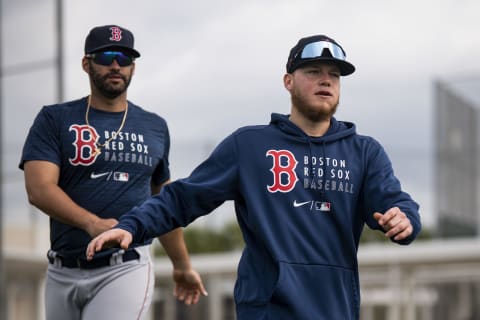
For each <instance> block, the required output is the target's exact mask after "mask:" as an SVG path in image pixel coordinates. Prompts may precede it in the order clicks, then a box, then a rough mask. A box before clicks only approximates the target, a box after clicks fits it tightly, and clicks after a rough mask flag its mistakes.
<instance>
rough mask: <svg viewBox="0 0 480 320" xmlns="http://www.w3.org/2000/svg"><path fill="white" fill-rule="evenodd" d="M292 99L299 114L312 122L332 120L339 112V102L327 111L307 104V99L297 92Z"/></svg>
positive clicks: (293, 93)
mask: <svg viewBox="0 0 480 320" xmlns="http://www.w3.org/2000/svg"><path fill="white" fill-rule="evenodd" d="M291 99H292V105H293V106H295V107H296V109H297V110H298V112H300V113H301V114H302V115H303V116H304V117H305V118H307V119H308V120H310V121H312V122H318V121H323V120H330V118H331V117H332V116H333V115H334V114H335V112H336V111H337V106H338V101H337V102H336V103H335V105H333V106H332V107H331V108H330V109H329V110H325V109H315V108H314V107H311V106H310V104H309V103H308V102H307V99H305V98H304V97H303V96H302V95H301V94H298V93H297V92H296V91H293V92H292V94H291Z"/></svg>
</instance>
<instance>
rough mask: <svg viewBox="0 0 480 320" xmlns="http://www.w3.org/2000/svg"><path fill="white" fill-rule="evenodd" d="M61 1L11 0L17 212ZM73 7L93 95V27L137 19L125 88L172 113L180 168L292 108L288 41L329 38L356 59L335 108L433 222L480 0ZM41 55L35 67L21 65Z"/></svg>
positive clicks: (5, 55)
mask: <svg viewBox="0 0 480 320" xmlns="http://www.w3.org/2000/svg"><path fill="white" fill-rule="evenodd" d="M54 4H55V3H54V1H52V0H21V1H19V0H3V1H2V11H1V12H2V19H3V29H2V30H3V31H2V36H3V40H2V59H3V64H4V70H6V71H8V73H5V74H4V88H3V93H4V94H3V97H2V102H3V105H4V106H3V108H4V110H3V119H2V130H3V136H4V141H5V146H6V148H5V149H6V152H5V154H4V156H5V157H6V159H7V161H5V163H4V174H5V176H6V177H7V179H6V181H7V183H9V187H8V190H7V191H6V192H7V194H6V198H7V201H6V205H7V206H8V207H7V210H8V209H9V208H18V206H21V207H22V208H23V209H25V208H26V207H27V206H26V204H25V201H26V200H25V196H24V191H23V181H22V175H21V172H19V170H17V169H16V164H17V162H18V159H19V157H20V155H19V153H20V150H21V146H22V144H23V141H24V138H25V135H26V132H27V130H28V127H29V126H30V124H31V122H32V121H33V117H34V116H35V114H36V113H37V112H38V110H39V108H40V107H41V106H42V105H44V104H50V103H54V102H57V98H56V92H55V85H56V83H55V70H54V68H53V60H52V59H53V57H54V54H55V49H56V47H55V42H54V41H55V33H54V30H55V29H54V27H55V20H54V18H53V16H52V13H53V12H54V11H55V6H54ZM63 9H64V19H63V26H64V38H63V40H64V45H65V47H64V49H63V56H64V59H65V73H64V78H65V82H64V85H65V95H64V97H65V100H70V99H74V98H78V97H81V96H86V95H88V93H89V87H88V79H87V76H86V74H85V73H84V72H83V71H82V70H81V67H80V66H81V65H80V62H81V58H82V56H83V46H84V40H85V37H86V35H87V33H88V32H89V30H90V29H91V28H92V27H93V26H97V25H105V24H118V25H120V26H123V27H126V28H128V29H130V30H131V31H132V32H133V33H134V35H135V41H136V42H135V46H136V48H137V50H138V51H140V53H141V54H142V57H141V58H139V59H138V60H137V66H136V74H135V76H134V79H133V81H132V84H131V86H130V89H129V96H128V97H129V99H130V100H132V101H133V102H136V103H137V104H139V105H141V106H143V107H144V108H146V109H148V110H151V111H154V112H157V113H158V114H160V115H162V116H163V117H164V118H165V119H166V120H167V121H168V124H169V128H170V132H171V136H172V151H171V152H172V154H171V165H172V174H173V177H174V178H179V177H183V176H185V175H186V174H188V173H189V172H190V170H191V169H193V166H194V165H196V164H198V163H199V162H200V161H201V160H202V159H204V158H205V157H206V155H207V154H208V152H209V151H210V150H211V149H212V148H213V146H214V145H216V144H217V143H218V142H219V141H220V140H221V139H222V138H223V137H224V136H225V135H227V134H229V133H230V132H232V131H233V130H235V129H236V128H237V127H240V126H243V125H248V124H262V123H267V122H268V121H269V119H270V113H271V112H279V113H288V112H289V109H290V103H289V96H288V94H287V92H286V90H285V89H284V88H283V85H282V76H283V74H284V72H285V63H286V59H287V56H288V52H289V50H290V48H291V47H292V46H293V45H294V44H295V43H296V42H297V41H298V39H299V38H300V37H303V36H308V35H313V34H327V35H329V36H331V37H333V38H334V39H336V40H337V41H338V42H339V43H340V44H341V45H342V46H343V47H344V49H345V50H346V52H347V59H348V60H349V61H351V62H352V63H353V64H354V65H355V66H356V68H357V71H356V72H355V73H354V74H353V75H351V76H348V77H345V78H342V92H341V101H340V107H339V111H338V113H337V118H338V119H341V120H348V121H353V122H355V123H356V124H357V129H358V131H359V132H360V133H362V134H367V135H372V136H374V137H375V138H376V139H378V140H379V141H380V142H381V143H382V144H383V145H384V146H385V148H386V149H387V152H389V154H390V156H391V158H392V161H393V164H394V168H395V170H396V173H397V175H398V176H399V178H400V179H401V180H402V184H403V186H404V187H405V189H406V190H407V191H408V192H409V193H411V194H412V196H413V197H414V198H415V199H416V200H418V202H420V204H421V207H422V214H423V216H424V222H425V223H426V224H431V223H433V222H434V210H435V206H434V199H433V197H432V190H434V188H433V176H432V172H431V171H432V166H433V163H432V148H433V143H432V141H433V137H432V131H433V127H432V125H433V123H432V115H433V112H434V90H433V89H434V83H435V81H437V80H445V81H456V79H459V78H462V77H471V76H475V75H477V74H480V65H479V63H478V62H477V57H479V56H480V42H479V41H478V30H480V22H479V19H478V13H479V12H480V2H479V1H474V0H423V1H418V0H417V1H414V0H404V1H385V0H364V1H354V0H336V1H319V0H312V1H310V0H297V1H291V0H279V1H274V0H263V1H262V0H257V1H254V0H246V1H225V0H202V1H194V0H191V1H185V0H177V1H168V2H166V1H159V0H144V1H137V2H135V3H134V2H132V1H126V0H115V1H111V0H102V1H98V0H97V1H93V0H82V1H74V0H70V1H64V8H63ZM32 63H33V65H36V67H38V69H36V71H34V72H30V73H28V74H27V75H25V74H24V73H21V68H20V69H19V68H18V67H19V66H22V65H23V66H24V65H30V64H32ZM20 203H22V204H20Z"/></svg>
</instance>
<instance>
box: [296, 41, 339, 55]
mask: <svg viewBox="0 0 480 320" xmlns="http://www.w3.org/2000/svg"><path fill="white" fill-rule="evenodd" d="M325 49H327V50H328V51H329V52H330V54H331V55H332V57H334V58H335V59H338V60H345V59H346V58H347V57H346V55H345V52H344V51H343V49H342V48H340V46H338V45H336V44H335V43H332V42H329V41H317V42H312V43H309V44H307V45H306V46H305V47H304V48H303V50H302V53H301V55H300V58H301V59H309V58H317V57H321V56H323V51H324V50H325Z"/></svg>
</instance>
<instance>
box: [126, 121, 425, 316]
mask: <svg viewBox="0 0 480 320" xmlns="http://www.w3.org/2000/svg"><path fill="white" fill-rule="evenodd" d="M226 200H233V201H234V202H235V211H236V215H237V220H238V223H239V225H240V227H241V230H242V233H243V237H244V240H245V244H246V246H245V248H244V250H243V253H242V257H241V260H240V262H239V266H238V275H237V282H236V284H235V292H234V296H235V302H236V309H237V319H239V320H252V319H255V320H257V319H271V320H282V319H285V320H286V319H289V320H292V319H299V320H305V319H316V320H318V319H328V320H331V319H358V318H359V310H360V288H359V277H358V262H357V249H358V244H359V239H360V235H361V233H362V229H363V226H364V224H365V223H366V224H367V225H368V226H369V227H370V228H372V229H378V230H381V227H380V226H379V225H378V223H377V222H376V221H375V220H374V219H373V213H374V212H377V211H378V212H382V213H383V212H385V211H387V210H388V209H389V208H391V207H395V206H397V207H399V208H400V209H401V210H402V211H403V212H404V213H405V214H406V215H407V216H408V217H409V219H410V221H411V222H412V225H413V234H412V235H411V236H410V237H409V238H407V239H405V240H403V241H399V243H400V244H408V243H410V242H411V241H412V240H413V239H414V238H415V237H416V235H417V234H418V232H419V231H420V228H421V223H420V217H419V214H418V205H417V203H415V202H414V201H413V200H412V199H411V197H410V196H409V195H408V194H407V193H405V192H403V191H402V190H401V186H400V182H399V181H398V179H397V178H396V177H395V176H394V172H393V169H392V166H391V163H390V160H389V159H388V157H387V155H386V153H385V151H384V149H383V148H382V147H381V145H380V144H379V143H378V142H377V141H375V140H374V139H372V138H371V137H367V136H362V135H358V134H356V132H355V125H354V124H352V123H348V122H340V121H337V120H335V119H334V118H333V119H332V120H331V125H330V128H329V130H328V131H327V133H326V134H325V135H324V136H322V137H309V136H307V135H306V134H305V133H304V132H303V131H302V130H301V129H300V128H298V127H297V126H296V125H294V124H293V123H292V122H291V121H289V120H288V116H286V115H279V114H272V119H271V122H270V124H269V125H263V126H249V127H244V128H240V129H238V130H237V131H236V132H234V133H233V134H231V135H230V136H228V137H227V138H226V139H225V140H224V141H222V142H221V143H220V144H219V145H218V146H217V147H216V149H215V150H214V151H213V153H212V154H211V155H210V157H209V158H208V159H207V160H206V161H204V162H203V163H202V164H200V166H198V167H197V168H196V169H195V170H194V171H193V172H192V173H191V175H190V176H189V177H188V178H185V179H182V180H178V181H176V182H174V183H171V184H170V185H167V186H166V187H165V188H163V190H162V192H161V193H160V195H158V196H155V197H152V198H151V199H150V200H147V201H146V202H145V203H144V204H143V205H141V206H139V207H136V208H134V209H133V210H131V211H130V212H129V213H128V214H126V215H124V216H122V217H121V218H120V222H119V224H118V226H117V227H119V228H122V229H124V230H127V231H129V232H131V233H132V234H133V236H134V243H142V242H143V241H144V240H145V239H146V238H153V237H156V236H158V235H161V234H164V233H166V232H168V231H170V230H172V229H174V228H176V227H179V226H187V225H188V224H189V223H191V222H192V221H194V220H195V219H196V218H198V217H199V216H202V215H206V214H208V213H209V212H211V211H212V210H213V209H215V208H216V207H218V206H220V205H221V204H222V203H223V202H225V201H226ZM392 241H393V240H392Z"/></svg>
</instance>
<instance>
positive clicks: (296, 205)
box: [293, 200, 312, 208]
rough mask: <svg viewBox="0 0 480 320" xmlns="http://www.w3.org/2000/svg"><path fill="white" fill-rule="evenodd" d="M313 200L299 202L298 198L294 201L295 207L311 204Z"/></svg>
mask: <svg viewBox="0 0 480 320" xmlns="http://www.w3.org/2000/svg"><path fill="white" fill-rule="evenodd" d="M311 202H312V201H311V200H310V201H305V202H297V200H295V201H293V207H294V208H297V207H301V206H304V205H306V204H309V203H311Z"/></svg>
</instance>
